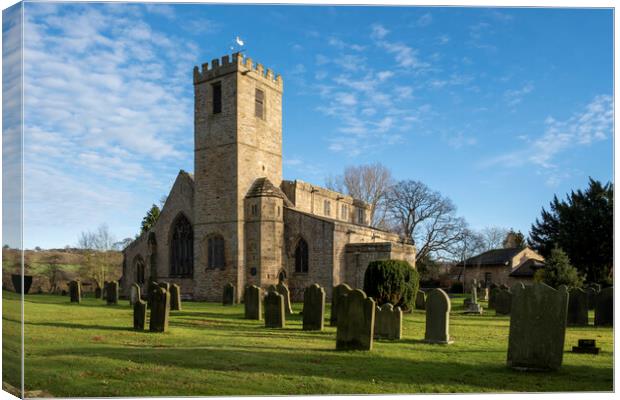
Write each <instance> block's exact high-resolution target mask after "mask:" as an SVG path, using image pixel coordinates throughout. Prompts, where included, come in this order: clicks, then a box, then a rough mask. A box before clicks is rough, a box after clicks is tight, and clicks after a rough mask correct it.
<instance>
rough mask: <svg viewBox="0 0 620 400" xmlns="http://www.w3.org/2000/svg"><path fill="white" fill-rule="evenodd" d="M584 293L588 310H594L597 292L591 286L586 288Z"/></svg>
mask: <svg viewBox="0 0 620 400" xmlns="http://www.w3.org/2000/svg"><path fill="white" fill-rule="evenodd" d="M585 291H586V294H587V296H588V310H594V308H595V306H596V296H598V291H597V290H596V288H595V287H592V286H589V287H587V288H586V289H585Z"/></svg>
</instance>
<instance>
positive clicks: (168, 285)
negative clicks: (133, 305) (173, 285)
mask: <svg viewBox="0 0 620 400" xmlns="http://www.w3.org/2000/svg"><path fill="white" fill-rule="evenodd" d="M158 285H159V287H160V288H164V289H166V292H169V291H170V283H168V282H159V283H158Z"/></svg>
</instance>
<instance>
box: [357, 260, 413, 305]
mask: <svg viewBox="0 0 620 400" xmlns="http://www.w3.org/2000/svg"><path fill="white" fill-rule="evenodd" d="M419 288H420V274H419V273H418V271H416V270H415V268H413V267H412V266H411V264H409V263H408V262H407V261H401V260H379V261H372V262H371V263H369V264H368V268H366V272H365V273H364V292H366V295H368V296H369V297H372V298H373V299H374V300H375V301H376V302H377V304H378V305H383V304H385V303H391V304H392V305H394V307H396V306H398V307H400V308H401V309H402V310H403V311H406V310H411V309H413V306H414V303H415V297H416V295H417V294H418V289H419Z"/></svg>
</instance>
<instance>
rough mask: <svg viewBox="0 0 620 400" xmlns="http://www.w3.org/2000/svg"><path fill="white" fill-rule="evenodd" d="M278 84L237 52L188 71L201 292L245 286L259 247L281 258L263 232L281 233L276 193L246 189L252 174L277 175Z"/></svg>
mask: <svg viewBox="0 0 620 400" xmlns="http://www.w3.org/2000/svg"><path fill="white" fill-rule="evenodd" d="M282 89H283V83H282V79H281V77H280V76H278V77H277V78H275V77H274V75H273V73H272V71H271V70H266V71H265V70H264V69H263V66H262V65H260V64H257V65H254V64H253V62H252V60H251V59H250V58H245V59H243V58H242V57H241V55H240V54H233V55H232V60H230V59H229V57H228V56H225V57H223V58H222V59H221V63H220V60H218V59H216V60H213V61H212V62H211V64H210V65H208V64H203V65H202V70H201V71H199V70H198V68H195V69H194V99H195V102H194V104H195V105H194V107H195V109H194V148H195V156H194V175H195V195H194V196H195V210H194V249H195V251H194V266H195V267H194V278H195V279H197V280H200V281H202V282H205V283H206V285H201V287H200V289H199V290H204V291H206V292H210V293H217V292H219V291H220V290H221V287H222V286H223V285H224V284H225V283H226V282H232V283H234V284H235V286H236V287H244V285H245V284H246V278H247V280H249V281H251V280H252V279H251V278H252V276H256V274H258V273H259V271H260V267H261V265H260V260H261V257H259V256H258V254H257V252H260V251H261V250H264V251H266V252H267V253H272V254H271V255H270V256H268V257H267V258H272V259H273V261H274V262H278V263H280V262H281V260H280V258H281V256H280V255H278V254H273V253H274V249H275V248H278V249H281V244H280V246H277V245H278V243H269V244H266V243H261V237H262V238H264V239H266V238H267V237H270V241H273V239H274V237H276V238H277V237H282V233H281V232H282V226H281V225H282V214H283V212H282V204H281V202H282V199H278V198H277V197H276V198H274V197H272V196H271V197H270V196H264V194H265V193H261V188H254V189H255V190H254V191H253V192H254V193H253V195H254V197H253V198H248V199H247V200H246V195H248V192H249V191H250V189H251V188H252V185H253V184H254V183H255V181H256V179H257V178H266V179H263V180H262V183H263V184H265V182H271V183H272V184H273V185H274V186H275V187H279V186H280V183H281V181H282ZM278 201H279V202H280V204H278ZM246 203H247V204H246ZM246 206H247V208H248V210H246ZM277 207H279V209H277ZM263 208H265V210H263ZM267 208H268V209H267ZM265 213H267V214H266V215H265V217H267V219H266V220H265V219H264V218H259V216H260V215H263V214H265ZM275 219H278V220H275ZM259 221H260V222H259ZM276 231H279V232H280V233H279V234H278V233H276ZM249 233H251V236H248V234H249ZM209 241H211V242H209ZM246 241H247V243H246ZM209 243H210V244H211V245H209ZM217 243H222V247H223V254H221V253H219V252H220V251H221V250H220V249H219V248H218V246H217ZM274 245H276V246H275V247H274ZM269 250H271V251H269ZM209 253H211V254H209ZM263 259H264V258H263ZM253 268H255V270H253ZM252 274H254V275H252ZM197 295H199V296H200V297H203V295H204V297H208V296H206V293H197Z"/></svg>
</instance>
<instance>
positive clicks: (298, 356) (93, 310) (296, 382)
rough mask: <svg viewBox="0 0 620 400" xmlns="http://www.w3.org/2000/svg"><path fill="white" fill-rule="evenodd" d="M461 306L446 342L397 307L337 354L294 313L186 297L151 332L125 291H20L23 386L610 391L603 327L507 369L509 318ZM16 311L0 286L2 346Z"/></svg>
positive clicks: (580, 331) (578, 331)
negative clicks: (107, 294) (79, 299)
mask: <svg viewBox="0 0 620 400" xmlns="http://www.w3.org/2000/svg"><path fill="white" fill-rule="evenodd" d="M461 304H462V298H458V299H455V300H454V304H453V314H452V315H451V320H450V325H451V326H450V333H451V336H452V338H453V339H454V341H455V343H454V344H452V345H448V346H442V345H429V344H425V343H422V341H421V339H423V338H424V314H423V312H421V311H415V312H414V313H413V314H405V317H404V326H403V336H404V338H403V339H402V340H400V341H395V342H390V341H375V344H374V349H373V350H372V351H370V352H363V351H358V352H354V351H346V352H341V351H335V346H336V339H335V337H336V330H335V328H332V327H327V328H326V329H325V331H324V332H304V331H302V330H301V317H300V316H299V315H296V316H293V317H292V318H290V319H289V320H287V328H285V329H266V328H264V325H263V323H262V322H259V321H248V320H244V319H243V306H242V305H238V306H234V307H223V306H221V305H220V304H216V303H201V302H185V303H183V311H173V312H172V313H171V319H170V330H169V332H167V333H163V334H161V333H149V332H134V331H133V330H132V329H131V327H132V311H131V309H130V307H129V305H128V302H127V301H126V300H123V301H121V305H118V306H106V305H105V304H104V302H103V301H102V300H97V299H94V298H86V299H83V303H82V304H80V305H77V304H70V303H69V298H68V297H63V296H49V295H28V296H26V303H25V315H26V320H25V335H26V341H25V348H26V355H25V381H26V390H45V391H47V392H49V393H51V394H52V395H54V396H82V397H87V396H100V397H101V396H155V395H163V396H165V395H168V396H171V395H177V396H178V395H181V396H182V395H203V396H206V395H250V394H257V395H258V394H272V395H277V394H312V393H316V394H320V393H342V394H345V393H348V394H356V393H420V392H433V393H446V392H519V391H528V392H541V391H611V390H613V330H612V329H611V328H594V327H587V328H568V330H567V333H566V343H565V353H564V363H563V365H562V368H561V369H560V370H559V371H557V372H551V373H540V372H538V373H534V372H516V371H512V370H510V369H508V368H507V367H506V350H507V346H508V325H509V317H496V316H495V315H494V314H495V312H494V311H490V312H489V313H485V315H483V316H470V315H462V314H460V311H461V310H462V307H461ZM483 304H484V305H486V304H485V303H483ZM301 306H302V305H301V304H294V305H293V308H294V310H295V311H296V312H298V311H300V309H301ZM18 310H19V298H18V297H17V296H16V295H15V294H14V293H9V292H3V326H4V338H5V343H4V345H5V347H7V346H9V345H10V344H12V343H18V340H17V338H16V337H14V335H16V334H18V332H19V326H18V318H15V316H16V315H19V314H18ZM328 310H329V306H328V307H327V313H329V311H328ZM579 338H592V339H596V341H597V345H598V346H599V347H601V354H600V355H598V356H593V355H585V354H573V353H571V352H570V349H571V347H572V346H573V345H576V343H577V339H579ZM6 350H7V349H6V348H5V352H6ZM7 355H8V357H10V358H11V359H12V358H15V354H13V353H11V352H8V353H7ZM7 355H5V362H7V361H9V360H7V358H6V357H7ZM4 365H7V364H4ZM3 380H4V381H7V382H9V383H10V384H12V385H14V386H18V383H19V379H18V375H17V374H16V370H13V369H10V368H9V369H7V368H4V373H3Z"/></svg>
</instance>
